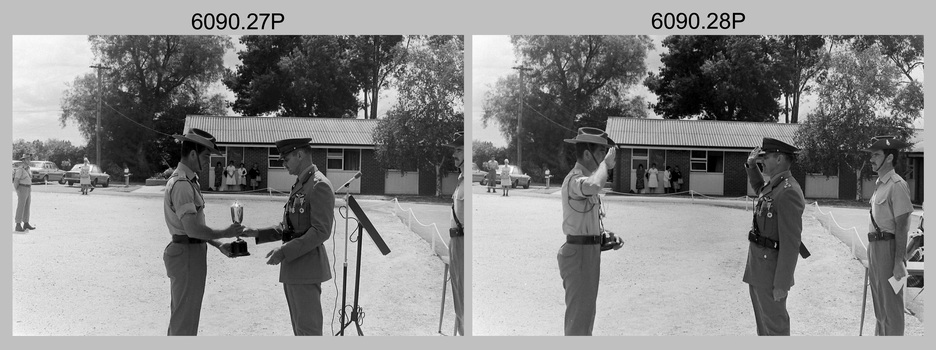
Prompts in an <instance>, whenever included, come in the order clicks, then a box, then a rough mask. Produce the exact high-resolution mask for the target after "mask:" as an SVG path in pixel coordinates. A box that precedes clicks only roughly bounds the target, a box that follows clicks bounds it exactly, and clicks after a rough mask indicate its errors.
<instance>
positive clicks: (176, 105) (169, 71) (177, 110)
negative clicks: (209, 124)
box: [59, 36, 232, 174]
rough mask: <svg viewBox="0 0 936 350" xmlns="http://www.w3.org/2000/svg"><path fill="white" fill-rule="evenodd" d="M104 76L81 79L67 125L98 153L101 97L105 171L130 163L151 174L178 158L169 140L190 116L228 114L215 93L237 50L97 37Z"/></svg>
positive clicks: (66, 104) (208, 41) (203, 41)
mask: <svg viewBox="0 0 936 350" xmlns="http://www.w3.org/2000/svg"><path fill="white" fill-rule="evenodd" d="M88 40H89V41H90V42H91V47H92V50H93V51H94V56H95V59H96V60H97V62H98V63H99V64H101V65H102V66H105V67H108V68H109V69H106V70H104V71H103V72H102V73H103V84H102V86H101V87H100V90H99V87H98V81H97V76H96V75H95V73H88V74H86V75H82V76H79V77H76V78H75V81H74V82H73V83H72V84H71V85H70V86H69V89H68V90H66V91H65V93H64V96H63V98H62V102H61V106H62V114H61V116H60V117H59V121H60V122H61V123H62V125H63V126H64V125H65V123H66V122H67V121H69V120H72V121H75V122H77V123H78V127H79V130H80V131H81V134H82V136H84V137H85V139H87V140H88V141H89V142H88V145H87V147H88V149H94V148H95V146H96V145H95V123H96V116H97V102H98V96H99V93H98V92H100V96H101V97H102V98H101V99H102V101H103V103H102V108H101V128H102V130H101V150H102V153H104V157H103V158H104V159H103V161H102V164H100V165H101V166H102V167H103V168H104V169H107V168H108V167H109V164H122V163H127V164H129V165H130V166H131V167H133V168H134V172H137V173H141V174H149V173H151V170H152V169H153V168H158V166H159V163H161V162H162V160H163V159H165V158H166V157H178V150H179V149H178V145H177V144H176V143H175V142H173V140H172V138H170V137H168V136H167V135H170V134H173V133H178V132H181V131H182V127H183V124H184V120H185V115H186V114H194V113H199V114H201V113H212V112H219V111H221V110H223V105H222V103H223V99H222V98H221V97H219V96H218V95H210V94H209V93H208V92H207V91H208V87H209V85H210V84H211V83H214V82H217V81H218V79H220V77H221V75H222V73H223V71H224V62H223V56H224V53H225V51H227V50H229V49H230V48H231V47H232V45H231V42H230V39H229V38H228V37H226V36H90V37H89V38H88Z"/></svg>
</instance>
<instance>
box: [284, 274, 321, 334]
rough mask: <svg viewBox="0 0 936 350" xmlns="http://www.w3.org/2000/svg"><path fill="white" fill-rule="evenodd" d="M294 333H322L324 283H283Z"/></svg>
mask: <svg viewBox="0 0 936 350" xmlns="http://www.w3.org/2000/svg"><path fill="white" fill-rule="evenodd" d="M283 291H285V292H286V304H288V305H289V319H290V321H292V328H293V334H294V335H322V325H323V317H322V284H321V283H309V284H293V283H283Z"/></svg>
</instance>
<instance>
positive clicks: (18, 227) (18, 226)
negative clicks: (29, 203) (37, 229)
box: [16, 224, 26, 232]
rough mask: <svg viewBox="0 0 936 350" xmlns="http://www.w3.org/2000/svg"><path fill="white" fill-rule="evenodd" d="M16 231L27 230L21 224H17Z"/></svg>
mask: <svg viewBox="0 0 936 350" xmlns="http://www.w3.org/2000/svg"><path fill="white" fill-rule="evenodd" d="M16 232H26V230H25V229H23V226H21V225H20V224H16Z"/></svg>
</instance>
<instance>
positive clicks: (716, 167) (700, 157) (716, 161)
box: [689, 151, 725, 173]
mask: <svg viewBox="0 0 936 350" xmlns="http://www.w3.org/2000/svg"><path fill="white" fill-rule="evenodd" d="M689 170H690V171H698V172H708V173H721V172H724V170H725V152H722V151H691V152H690V153H689Z"/></svg>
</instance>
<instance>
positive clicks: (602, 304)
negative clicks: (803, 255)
mask: <svg viewBox="0 0 936 350" xmlns="http://www.w3.org/2000/svg"><path fill="white" fill-rule="evenodd" d="M472 189H473V193H474V198H473V201H474V204H473V209H472V210H473V214H474V216H473V223H474V233H473V237H474V241H473V252H474V256H473V262H474V265H473V279H472V280H473V291H474V295H473V300H472V305H473V312H474V313H473V315H474V316H473V325H474V327H473V329H474V334H475V335H511V336H513V335H524V336H536V335H562V333H563V331H562V327H563V326H562V323H563V321H562V320H563V312H564V310H565V304H564V297H563V295H564V292H563V289H562V279H561V278H560V277H559V268H558V264H557V259H556V254H557V252H558V250H559V247H560V246H561V245H562V243H563V242H564V238H563V235H562V230H561V220H562V207H561V205H560V200H561V198H560V194H559V192H558V189H557V188H554V190H549V191H543V190H542V188H540V189H538V190H534V189H533V188H531V189H529V190H522V189H514V190H511V191H510V196H509V197H502V196H501V193H500V192H499V191H498V193H497V194H490V193H485V188H484V187H482V186H480V185H478V184H474V185H473V186H472ZM603 202H604V204H605V206H606V209H607V213H608V215H607V217H606V218H605V219H604V225H605V227H606V228H607V229H608V230H611V231H613V232H615V233H616V234H617V235H619V236H622V237H623V238H624V247H623V248H622V249H621V250H617V251H613V250H612V251H607V252H604V253H602V263H601V284H600V287H599V292H598V313H597V316H596V319H595V329H594V334H595V335H755V334H756V329H755V325H754V313H753V310H752V307H751V300H750V296H749V294H748V286H747V284H745V283H743V282H742V281H741V276H742V274H743V272H744V265H745V260H746V257H747V248H748V242H747V239H746V234H747V232H748V229H749V228H750V225H751V214H750V212H749V211H746V210H744V209H741V208H743V205H742V206H741V208H731V207H722V206H713V205H705V204H698V203H701V202H702V201H699V200H696V201H695V202H696V203H697V204H692V201H690V200H689V199H688V198H687V199H684V200H680V199H670V200H656V199H646V200H645V199H643V198H640V197H626V196H605V197H603ZM814 210H815V208H814V206H808V207H807V209H806V211H805V213H804V215H803V241H804V242H805V243H806V245H807V246H808V247H809V250H810V251H811V252H812V256H811V257H810V258H808V259H800V260H799V262H798V264H797V267H796V275H795V276H796V278H795V285H794V286H793V288H792V290H791V291H790V295H789V299H788V300H787V307H788V310H789V312H790V318H791V333H792V334H793V335H813V336H815V335H858V332H859V326H860V320H861V298H862V288H861V287H862V282H863V279H864V268H863V266H862V265H861V264H860V263H859V262H858V261H857V260H856V259H854V258H853V256H852V254H851V252H850V251H849V249H848V248H847V247H846V246H845V245H844V244H843V243H842V242H841V241H840V240H839V239H837V238H835V237H834V236H833V235H831V234H829V233H828V231H827V230H826V229H824V228H823V227H822V225H821V224H820V223H819V221H818V220H817V219H816V218H815V217H814V216H813V215H814ZM921 298H922V296H921ZM921 304H922V302H921ZM873 333H874V312H873V309H872V306H871V300H870V295H869V297H868V306H867V314H866V316H865V324H864V335H873ZM923 333H924V332H923V324H922V322H921V321H920V320H919V319H917V318H916V317H913V316H910V315H907V316H906V335H915V336H920V335H923Z"/></svg>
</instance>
